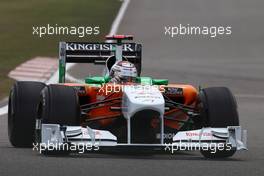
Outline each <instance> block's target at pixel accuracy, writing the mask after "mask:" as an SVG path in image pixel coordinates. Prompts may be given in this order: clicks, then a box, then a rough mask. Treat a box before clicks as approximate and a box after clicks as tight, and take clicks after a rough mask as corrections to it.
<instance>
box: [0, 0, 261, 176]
mask: <svg viewBox="0 0 264 176" xmlns="http://www.w3.org/2000/svg"><path fill="white" fill-rule="evenodd" d="M263 9H264V2H263V1H262V0H251V1H248V0H222V1H218V0H196V1H190V0H162V1H161V0H133V1H132V2H131V3H130V5H129V7H128V10H127V12H126V14H125V17H124V19H123V22H122V23H121V26H120V28H119V33H126V34H134V35H135V39H136V41H139V42H141V43H142V44H143V47H144V50H143V51H144V54H143V56H144V58H143V60H144V63H143V75H151V76H154V77H158V78H168V79H170V80H171V81H172V82H179V83H192V84H194V85H199V84H200V85H202V86H203V87H208V86H227V87H230V89H231V90H232V91H233V92H234V93H235V95H236V96H237V101H238V105H239V114H240V123H241V125H242V126H243V127H244V128H245V129H247V130H248V148H249V151H247V152H238V153H237V154H236V155H235V156H234V157H232V158H231V159H227V160H226V159H225V160H213V161H212V160H208V159H204V158H203V157H201V155H200V154H199V153H198V152H192V153H186V152H183V153H178V154H177V155H173V156H172V155H160V154H158V155H154V156H133V155H132V156H128V155H110V154H85V155H72V156H69V157H43V156H40V155H38V154H37V153H36V152H32V150H31V149H15V148H13V147H11V146H10V144H9V142H8V139H7V125H6V124H7V120H6V119H7V117H6V116H1V117H0V175H1V176H5V175H203V176H204V175H219V176H223V175H263V174H264V168H263V163H264V151H263V146H264V135H263V125H264V117H263V114H264V52H263V51H264V45H263V42H264V35H263V28H264V24H263V18H264V11H263ZM180 23H182V24H188V23H189V24H193V25H208V26H210V25H217V26H219V25H231V26H232V35H231V37H230V36H229V37H227V36H226V37H221V38H216V39H210V38H208V37H197V36H189V37H183V38H178V37H176V38H170V37H168V36H165V35H164V32H165V31H164V26H165V25H171V26H173V25H174V26H175V25H179V24H180ZM85 67H86V65H85V66H79V65H77V66H76V67H75V68H73V69H72V70H71V73H72V74H73V75H74V76H77V77H78V76H79V77H81V76H83V74H87V72H86V71H88V70H90V69H87V68H85ZM80 70H81V71H80Z"/></svg>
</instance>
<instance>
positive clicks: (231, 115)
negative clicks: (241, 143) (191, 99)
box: [199, 87, 239, 158]
mask: <svg viewBox="0 0 264 176" xmlns="http://www.w3.org/2000/svg"><path fill="white" fill-rule="evenodd" d="M199 97H200V100H201V104H202V108H201V118H202V121H203V126H204V127H215V128H221V127H227V126H238V125H239V117H238V112H237V103H236V100H235V97H234V95H233V94H232V93H231V91H230V90H229V89H228V88H226V87H211V88H205V89H202V91H201V92H200V95H199ZM226 148H228V149H224V150H217V151H216V152H213V151H211V150H201V153H202V155H203V156H204V157H206V158H226V157H231V156H232V155H234V153H235V152H236V150H234V149H231V150H230V147H228V146H227V147H226Z"/></svg>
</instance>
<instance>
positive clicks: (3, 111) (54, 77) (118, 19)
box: [0, 0, 130, 116]
mask: <svg viewBox="0 0 264 176" xmlns="http://www.w3.org/2000/svg"><path fill="white" fill-rule="evenodd" d="M129 3H130V0H123V3H122V5H121V7H120V9H119V11H118V14H117V16H116V18H115V20H114V22H113V23H112V26H111V30H110V32H109V34H108V35H114V34H116V32H117V30H118V28H119V25H120V23H121V21H122V19H123V17H124V14H125V12H126V9H127V7H128V4H129ZM74 65H75V63H69V64H67V68H66V78H67V79H69V80H72V81H73V80H75V81H76V82H78V80H77V79H76V78H74V77H73V76H71V75H70V74H68V73H67V70H69V69H71V68H72V67H73V66H74ZM58 78H59V71H58V70H57V71H56V72H55V73H54V74H53V75H52V76H51V78H50V79H49V80H48V81H47V82H46V83H47V84H54V83H57V82H58ZM7 110H8V106H7V105H6V106H4V107H2V108H0V116H1V115H4V114H6V113H7Z"/></svg>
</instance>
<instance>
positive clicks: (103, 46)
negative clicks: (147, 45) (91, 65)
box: [66, 43, 136, 52]
mask: <svg viewBox="0 0 264 176" xmlns="http://www.w3.org/2000/svg"><path fill="white" fill-rule="evenodd" d="M135 46H136V45H135V44H132V43H125V44H123V51H130V52H133V51H135ZM115 47H116V46H115V44H110V43H67V45H66V50H70V51H76V50H78V51H84V50H87V51H114V50H115Z"/></svg>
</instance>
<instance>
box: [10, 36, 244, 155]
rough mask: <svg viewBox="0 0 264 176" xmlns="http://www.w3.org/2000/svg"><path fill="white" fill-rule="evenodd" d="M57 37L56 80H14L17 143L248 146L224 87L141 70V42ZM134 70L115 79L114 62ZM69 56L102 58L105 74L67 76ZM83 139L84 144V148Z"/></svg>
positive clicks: (95, 147)
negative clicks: (72, 79) (131, 76)
mask: <svg viewBox="0 0 264 176" xmlns="http://www.w3.org/2000/svg"><path fill="white" fill-rule="evenodd" d="M132 39H133V36H129V35H114V36H108V37H107V40H112V41H113V40H114V41H115V42H114V43H79V42H60V50H59V83H57V84H50V85H46V84H44V83H40V82H25V81H22V82H21V81H19V82H16V83H15V84H14V86H13V88H12V90H11V92H10V96H9V109H8V135H9V140H10V142H11V144H12V145H13V146H15V147H32V145H33V146H34V147H36V146H37V147H38V149H39V150H41V153H44V154H54V153H55V154H57V153H64V154H65V153H70V152H71V151H78V152H80V150H81V148H80V146H82V149H83V148H85V151H98V152H100V151H101V150H102V151H104V150H106V151H128V150H132V151H136V152H142V151H145V150H151V151H157V150H160V151H164V152H170V153H173V152H174V151H176V150H194V149H196V150H200V151H201V153H202V154H203V156H205V157H207V158H220V157H230V156H232V155H233V154H234V153H235V152H236V151H237V150H241V149H246V131H245V130H242V129H241V127H240V126H239V117H238V112H237V103H236V100H235V97H234V96H233V94H232V93H231V91H230V90H229V89H228V88H226V87H210V88H199V89H196V88H194V87H193V86H191V85H185V84H174V83H169V82H168V80H167V79H153V78H151V77H142V76H140V74H141V63H142V62H141V58H142V50H141V49H142V45H141V44H137V43H129V42H123V41H124V40H132ZM122 60H123V61H124V60H125V61H129V62H131V63H133V64H134V65H135V67H136V69H137V77H136V80H135V81H134V82H132V83H119V84H116V83H113V82H111V81H110V76H109V72H110V70H111V68H112V67H113V65H114V64H115V63H116V62H118V61H122ZM66 63H94V64H104V65H105V72H104V75H103V76H93V77H87V78H85V82H84V83H82V84H81V83H65V72H66ZM87 146H88V147H87Z"/></svg>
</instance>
